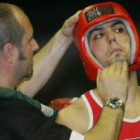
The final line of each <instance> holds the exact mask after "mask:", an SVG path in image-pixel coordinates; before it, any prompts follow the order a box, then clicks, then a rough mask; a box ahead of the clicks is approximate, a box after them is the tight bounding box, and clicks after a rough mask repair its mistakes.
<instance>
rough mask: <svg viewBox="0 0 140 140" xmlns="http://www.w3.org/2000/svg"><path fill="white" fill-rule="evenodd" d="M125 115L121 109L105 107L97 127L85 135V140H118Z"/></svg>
mask: <svg viewBox="0 0 140 140" xmlns="http://www.w3.org/2000/svg"><path fill="white" fill-rule="evenodd" d="M123 115H124V113H123V111H122V110H121V109H112V108H110V107H108V106H105V107H103V109H102V113H101V115H100V118H99V120H98V121H97V123H96V125H95V126H94V127H93V128H92V129H91V130H90V131H88V132H86V133H85V140H118V136H119V132H120V129H121V124H122V120H123Z"/></svg>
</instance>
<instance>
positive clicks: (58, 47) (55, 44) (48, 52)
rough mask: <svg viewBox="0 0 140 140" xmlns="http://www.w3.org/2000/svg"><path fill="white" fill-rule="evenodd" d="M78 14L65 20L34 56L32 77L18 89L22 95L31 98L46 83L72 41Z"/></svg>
mask: <svg viewBox="0 0 140 140" xmlns="http://www.w3.org/2000/svg"><path fill="white" fill-rule="evenodd" d="M79 12H80V11H78V12H77V13H76V14H74V15H73V16H71V17H70V18H69V19H67V20H66V21H65V23H64V25H63V26H62V28H61V29H60V30H59V31H58V32H57V33H56V34H55V35H54V37H53V38H52V39H51V40H50V41H49V42H48V43H47V44H46V45H45V46H44V47H42V49H41V50H40V51H39V52H38V53H37V54H36V55H35V56H34V67H33V70H34V73H33V77H32V78H31V79H30V80H28V81H24V82H22V83H21V84H20V85H19V87H18V88H19V89H20V90H21V91H22V92H23V93H24V94H26V95H28V96H30V97H33V96H34V95H35V94H36V93H37V92H38V91H39V90H40V89H41V88H42V87H43V86H44V85H45V84H46V83H47V81H48V80H49V78H50V77H51V75H52V73H53V72H54V70H55V68H56V66H57V64H58V63H59V62H60V60H61V58H62V57H63V55H64V54H65V52H66V51H67V49H68V48H69V46H70V45H71V43H72V41H73V27H74V25H75V23H76V22H77V21H78V19H79V17H78V14H79Z"/></svg>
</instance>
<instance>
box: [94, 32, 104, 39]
mask: <svg viewBox="0 0 140 140" xmlns="http://www.w3.org/2000/svg"><path fill="white" fill-rule="evenodd" d="M102 36H103V34H102V33H100V34H97V35H95V36H94V39H99V38H101V37H102Z"/></svg>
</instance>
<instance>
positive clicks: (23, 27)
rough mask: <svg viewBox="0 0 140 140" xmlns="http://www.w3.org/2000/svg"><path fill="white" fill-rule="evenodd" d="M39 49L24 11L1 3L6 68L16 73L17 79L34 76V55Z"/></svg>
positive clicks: (1, 43)
mask: <svg viewBox="0 0 140 140" xmlns="http://www.w3.org/2000/svg"><path fill="white" fill-rule="evenodd" d="M38 48H39V47H38V44H37V43H36V41H35V39H34V38H33V28H32V25H31V23H30V21H29V19H28V17H27V16H26V14H25V13H24V12H23V10H22V9H21V8H19V7H18V6H16V5H13V4H6V3H0V55H1V56H3V57H2V58H3V60H4V61H5V64H6V66H7V67H11V69H13V71H15V73H16V76H17V77H18V78H17V79H19V80H22V78H25V77H28V76H30V75H31V74H32V65H33V53H34V52H35V51H37V50H38ZM13 73H14V72H13Z"/></svg>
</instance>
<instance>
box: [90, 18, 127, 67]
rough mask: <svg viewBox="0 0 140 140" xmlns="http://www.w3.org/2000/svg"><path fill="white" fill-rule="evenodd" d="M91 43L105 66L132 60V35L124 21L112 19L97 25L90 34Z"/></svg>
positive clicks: (95, 54) (97, 56)
mask: <svg viewBox="0 0 140 140" xmlns="http://www.w3.org/2000/svg"><path fill="white" fill-rule="evenodd" d="M89 45H90V49H91V52H92V53H93V55H94V56H95V57H96V58H97V60H98V61H99V62H100V63H101V64H102V65H103V66H104V67H106V66H109V65H111V64H112V63H114V62H122V61H124V60H125V61H128V62H129V61H130V36H129V34H128V32H127V30H126V28H125V26H124V25H123V23H122V22H118V21H110V22H107V23H104V24H101V25H99V26H96V27H95V28H94V29H93V31H92V32H91V34H90V36H89Z"/></svg>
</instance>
